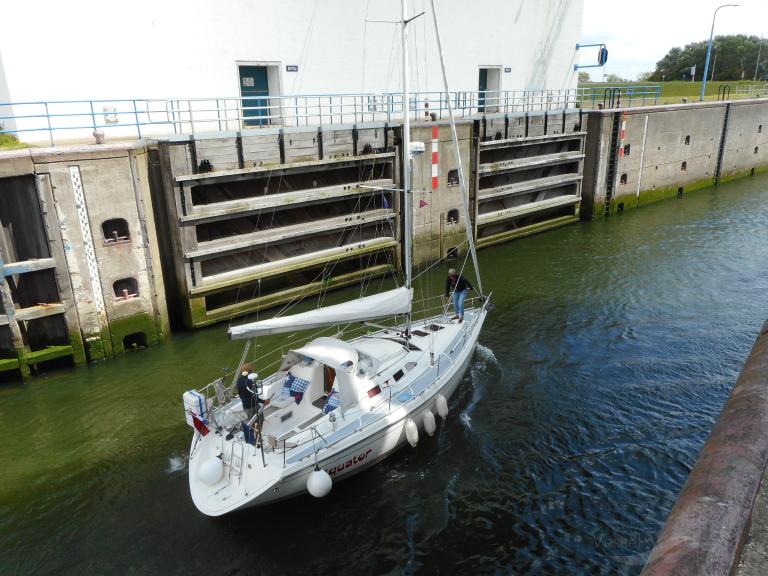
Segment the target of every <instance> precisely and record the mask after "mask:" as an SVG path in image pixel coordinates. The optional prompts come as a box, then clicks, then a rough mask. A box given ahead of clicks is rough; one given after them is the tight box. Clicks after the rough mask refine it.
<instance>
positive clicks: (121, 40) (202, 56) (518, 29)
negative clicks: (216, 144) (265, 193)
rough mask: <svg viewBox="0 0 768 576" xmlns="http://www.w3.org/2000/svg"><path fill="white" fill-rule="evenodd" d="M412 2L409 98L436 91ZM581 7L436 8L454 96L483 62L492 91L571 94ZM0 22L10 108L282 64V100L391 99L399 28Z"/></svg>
mask: <svg viewBox="0 0 768 576" xmlns="http://www.w3.org/2000/svg"><path fill="white" fill-rule="evenodd" d="M410 4H411V9H412V11H413V12H421V11H426V12H427V14H425V16H422V17H421V18H419V19H417V20H416V21H415V22H414V24H413V25H412V27H411V31H412V32H411V33H412V36H411V41H412V58H411V61H412V74H411V77H412V80H411V82H412V90H414V91H417V90H440V89H441V81H440V70H439V64H438V61H437V50H436V45H435V41H434V34H433V31H432V23H431V13H430V11H429V10H430V8H429V1H428V0H411V1H410ZM582 10H583V0H535V1H534V0H474V1H473V2H467V1H466V0H438V15H439V18H440V23H441V29H442V32H443V36H444V45H445V50H446V62H447V66H448V74H449V82H450V83H451V89H452V90H477V88H478V67H479V66H485V65H487V66H499V67H501V70H502V72H501V74H500V78H501V81H500V82H501V86H500V88H501V89H502V90H522V89H528V90H532V89H566V88H574V87H575V86H576V75H575V73H574V71H573V64H574V63H575V58H576V54H577V53H576V50H575V45H576V43H577V42H578V40H579V35H580V32H581V19H582ZM2 12H3V21H4V25H3V32H2V34H0V53H1V54H2V55H3V59H4V63H5V73H6V77H7V83H8V90H9V96H10V98H11V100H12V101H15V102H20V101H35V100H61V99H101V98H104V99H112V98H175V97H184V98H188V97H210V96H233V97H235V96H238V95H239V80H238V74H237V66H236V63H237V62H253V63H260V62H268V63H273V64H278V65H279V68H278V70H279V75H280V85H281V87H282V93H283V94H301V93H304V94H307V93H341V92H347V93H348V92H361V91H365V92H381V91H397V90H399V89H400V67H399V35H398V27H397V25H396V24H390V23H373V22H370V21H369V22H367V23H366V16H367V19H368V20H397V19H398V18H399V15H400V1H399V0H375V1H367V0H221V1H217V2H211V1H210V0H162V1H157V0H134V1H132V2H130V3H127V4H116V3H112V2H106V3H105V2H103V1H96V0H70V1H68V2H61V1H60V0H37V1H35V2H6V3H5V4H4V6H3V10H2ZM287 65H298V66H299V71H298V72H287V71H286V66H287ZM504 68H509V69H511V70H510V72H508V73H504V72H503V70H504ZM272 91H273V92H274V90H272ZM18 113H19V112H18V111H17V114H18Z"/></svg>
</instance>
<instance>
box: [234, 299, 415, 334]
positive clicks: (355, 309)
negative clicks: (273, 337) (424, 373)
mask: <svg viewBox="0 0 768 576" xmlns="http://www.w3.org/2000/svg"><path fill="white" fill-rule="evenodd" d="M412 300H413V289H411V288H405V287H403V288H397V289H395V290H388V291H387V292H382V293H380V294H376V295H374V296H366V297H364V298H358V299H357V300H350V301H348V302H344V303H342V304H335V305H333V306H325V307H322V308H317V309H316V310H310V311H309V312H302V313H300V314H291V315H289V316H278V317H275V318H270V319H269V320H260V321H258V322H250V323H248V324H241V325H240V326H234V327H232V328H230V329H229V332H228V334H229V338H230V339H231V340H241V339H243V338H252V337H254V336H262V335H266V334H280V333H281V332H293V331H294V330H308V329H311V328H321V327H323V326H331V325H333V324H346V323H348V322H362V321H364V320H373V319H375V318H384V317H387V316H395V315H397V314H407V313H409V312H410V311H411V301H412Z"/></svg>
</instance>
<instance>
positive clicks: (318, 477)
mask: <svg viewBox="0 0 768 576" xmlns="http://www.w3.org/2000/svg"><path fill="white" fill-rule="evenodd" d="M332 487H333V480H332V479H331V475H330V474H328V472H326V471H325V470H321V469H320V468H318V467H317V466H315V469H314V470H312V473H311V474H310V475H309V478H307V490H308V491H309V493H310V494H312V496H314V497H315V498H322V497H324V496H328V493H329V492H330V491H331V488H332Z"/></svg>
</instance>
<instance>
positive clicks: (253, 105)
mask: <svg viewBox="0 0 768 576" xmlns="http://www.w3.org/2000/svg"><path fill="white" fill-rule="evenodd" d="M240 96H241V97H242V105H243V125H244V126H264V125H266V124H269V116H270V111H269V109H268V108H266V107H267V106H269V99H268V98H265V96H269V81H268V80H267V67H266V66H240Z"/></svg>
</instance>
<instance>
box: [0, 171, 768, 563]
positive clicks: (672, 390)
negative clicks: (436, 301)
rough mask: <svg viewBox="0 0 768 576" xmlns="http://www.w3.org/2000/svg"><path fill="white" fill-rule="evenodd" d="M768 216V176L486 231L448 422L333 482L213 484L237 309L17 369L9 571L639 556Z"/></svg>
mask: <svg viewBox="0 0 768 576" xmlns="http://www.w3.org/2000/svg"><path fill="white" fill-rule="evenodd" d="M766 222H768V179H766V178H765V177H762V178H754V179H749V180H744V181H741V182H736V183H731V184H727V185H723V186H721V187H720V188H718V189H712V190H706V191H701V192H697V193H695V194H692V195H690V196H686V197H684V198H683V199H681V200H671V201H667V202H663V203H660V204H656V205H653V206H648V207H645V208H642V209H639V210H634V211H630V212H627V213H626V214H624V215H623V216H614V217H611V218H610V219H608V220H605V221H596V222H592V223H585V224H580V225H574V226H570V227H566V228H563V229H559V230H556V231H552V232H547V233H546V234H541V235H537V236H533V237H530V238H527V239H523V240H520V241H516V242H513V243H510V244H507V245H503V246H498V247H495V248H490V249H486V250H483V251H482V252H481V254H480V262H481V266H482V268H483V269H484V271H485V274H484V278H485V282H486V284H487V289H488V290H492V291H493V293H494V300H495V302H496V304H497V308H496V311H495V312H494V313H493V315H491V316H489V319H488V322H487V324H486V329H485V331H484V333H483V335H482V336H481V343H482V345H481V346H480V347H479V349H478V351H477V353H476V354H475V357H474V360H473V362H472V365H471V368H470V370H469V371H468V373H467V375H466V378H465V381H464V383H463V385H462V386H461V387H460V389H459V391H458V393H457V394H456V396H454V398H453V399H452V400H451V405H450V407H451V412H450V414H449V417H448V420H447V422H446V423H445V424H444V425H441V426H440V427H439V431H438V433H437V434H436V436H435V437H434V438H432V439H428V438H422V441H421V442H420V443H419V445H418V447H417V448H416V449H411V448H404V449H402V450H401V451H400V452H398V453H397V454H396V455H395V456H393V457H392V458H391V459H389V460H387V461H386V462H384V463H382V464H380V465H378V466H376V467H374V468H372V469H370V470H369V471H367V472H365V473H363V474H360V475H358V476H356V477H355V478H353V479H350V480H349V481H346V482H343V483H339V484H337V485H336V486H334V488H333V491H332V492H331V495H330V496H329V497H328V498H326V499H324V500H313V499H311V498H310V497H304V498H300V499H297V500H293V501H290V502H288V503H285V504H280V505H276V506H272V507H269V508H264V509H255V510H250V511H245V512H242V513H238V514H234V515H232V516H229V517H224V518H218V519H211V518H207V517H204V516H202V515H201V514H199V513H198V512H197V511H196V509H195V508H194V506H193V505H192V502H191V500H190V497H189V494H188V488H187V478H186V472H187V471H186V461H185V458H186V453H187V449H188V443H189V440H190V429H189V428H188V427H187V426H186V425H185V424H184V419H183V412H182V408H181V405H180V399H181V394H182V392H183V391H184V390H186V389H188V388H191V387H195V386H199V385H201V384H202V383H204V382H206V381H208V380H209V379H212V378H214V377H216V376H217V375H218V374H219V371H220V369H221V368H222V367H223V366H234V365H236V362H237V359H238V357H239V349H238V347H237V346H235V345H234V344H232V343H229V342H228V341H227V340H226V339H225V337H224V333H225V327H222V326H218V327H213V328H210V329H207V330H203V331H199V332H195V333H190V334H175V335H174V336H173V337H172V338H170V339H169V340H168V341H167V342H165V343H164V344H162V345H160V346H157V347H155V348H152V349H149V350H143V351H140V352H135V353H131V354H127V355H125V356H123V357H121V358H118V359H116V360H112V361H109V362H106V363H103V364H101V365H95V366H90V367H86V368H81V369H77V370H62V371H57V372H53V373H49V374H47V375H46V376H43V377H39V378H37V379H35V380H34V381H33V382H31V383H30V384H27V385H15V384H5V385H3V386H2V387H0V438H2V440H1V441H0V572H2V573H7V574H32V573H35V574H71V573H78V574H83V573H88V574H114V573H119V574H125V573H131V574H144V573H165V574H182V573H183V574H187V575H188V574H202V573H207V574H236V573H244V572H252V573H259V574H264V575H273V574H337V573H352V574H357V573H363V574H399V573H404V574H437V573H440V574H448V573H463V574H475V573H497V572H501V573H520V574H525V573H530V574H542V573H555V572H557V573H569V574H616V573H622V574H636V573H638V572H639V570H640V568H641V566H642V563H643V561H644V558H645V555H646V554H647V553H648V551H649V550H650V548H651V547H652V545H653V542H654V539H655V536H656V534H657V532H658V531H659V530H660V528H661V527H662V525H663V522H664V519H665V517H666V515H667V513H668V512H669V510H670V508H671V507H672V505H673V503H674V500H675V496H676V494H677V492H678V491H679V489H680V488H681V486H682V484H683V482H684V481H685V478H686V475H687V474H688V472H689V470H690V469H691V466H692V465H693V463H694V461H695V458H696V454H697V452H698V451H699V449H700V448H701V446H702V444H703V442H704V440H705V439H706V437H707V434H708V432H709V430H710V429H711V427H712V425H713V423H714V421H715V419H716V418H717V416H718V413H719V411H720V409H721V407H722V405H723V403H724V402H725V400H726V398H727V396H728V393H729V391H730V389H731V387H732V386H733V384H734V381H735V379H736V377H737V375H738V373H739V370H740V367H741V365H742V363H743V361H744V359H745V358H746V356H747V354H748V352H749V349H750V347H751V345H752V342H753V340H754V338H755V336H756V333H757V330H758V328H759V326H760V324H761V323H762V321H763V320H764V319H765V318H766V317H768V226H766ZM439 272H440V277H437V276H435V277H433V278H432V279H431V281H430V287H431V288H433V289H434V290H436V291H439V290H440V289H441V280H442V276H441V275H442V273H443V272H442V271H439ZM270 344H271V342H268V341H264V342H262V346H263V347H264V348H268V347H269V345H270Z"/></svg>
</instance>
